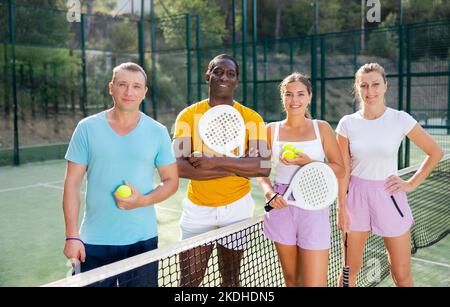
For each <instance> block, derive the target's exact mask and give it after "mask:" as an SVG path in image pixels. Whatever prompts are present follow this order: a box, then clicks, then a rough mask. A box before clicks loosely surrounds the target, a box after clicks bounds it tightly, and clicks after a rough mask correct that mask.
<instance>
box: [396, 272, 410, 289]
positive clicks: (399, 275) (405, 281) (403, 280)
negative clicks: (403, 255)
mask: <svg viewBox="0 0 450 307" xmlns="http://www.w3.org/2000/svg"><path fill="white" fill-rule="evenodd" d="M392 278H393V279H394V283H395V285H396V286H397V287H412V286H413V279H412V274H411V271H410V270H402V271H400V272H392Z"/></svg>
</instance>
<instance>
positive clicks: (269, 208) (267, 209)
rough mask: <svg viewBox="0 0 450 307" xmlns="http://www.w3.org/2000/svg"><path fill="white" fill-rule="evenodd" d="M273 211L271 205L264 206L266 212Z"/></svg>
mask: <svg viewBox="0 0 450 307" xmlns="http://www.w3.org/2000/svg"><path fill="white" fill-rule="evenodd" d="M272 209H273V207H272V206H270V205H269V204H266V205H265V206H264V210H266V212H269V211H270V210H272Z"/></svg>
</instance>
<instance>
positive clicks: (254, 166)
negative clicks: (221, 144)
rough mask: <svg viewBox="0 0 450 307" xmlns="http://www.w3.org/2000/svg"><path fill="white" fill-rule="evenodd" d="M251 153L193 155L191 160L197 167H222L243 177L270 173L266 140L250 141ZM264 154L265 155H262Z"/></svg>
mask: <svg viewBox="0 0 450 307" xmlns="http://www.w3.org/2000/svg"><path fill="white" fill-rule="evenodd" d="M249 148H250V150H249V153H248V154H247V156H246V157H242V158H238V159H236V158H228V157H211V158H207V157H201V158H198V157H192V158H189V162H190V163H191V164H192V165H193V166H194V167H195V168H196V169H210V170H211V169H216V168H222V169H224V170H225V171H229V172H232V173H234V174H236V175H238V176H242V177H261V176H269V174H270V153H269V154H267V152H268V148H267V143H266V142H265V141H261V140H259V141H256V140H255V141H250V142H249ZM262 155H263V156H262Z"/></svg>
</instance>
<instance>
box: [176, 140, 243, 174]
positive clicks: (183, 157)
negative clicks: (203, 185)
mask: <svg viewBox="0 0 450 307" xmlns="http://www.w3.org/2000/svg"><path fill="white" fill-rule="evenodd" d="M172 144H173V149H174V152H175V156H176V158H177V167H178V174H179V176H180V177H181V178H187V179H194V180H209V179H216V178H222V177H227V176H235V175H236V174H235V173H233V172H230V171H225V170H224V169H223V168H221V167H217V168H215V169H201V168H195V167H194V166H192V164H191V163H190V162H189V160H188V159H189V157H190V156H191V152H192V145H191V138H176V139H174V140H173V143H172Z"/></svg>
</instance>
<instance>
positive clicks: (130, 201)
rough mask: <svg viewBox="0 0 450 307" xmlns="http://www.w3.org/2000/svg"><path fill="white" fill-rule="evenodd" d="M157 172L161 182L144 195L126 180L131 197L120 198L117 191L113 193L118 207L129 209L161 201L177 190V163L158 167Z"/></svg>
mask: <svg viewBox="0 0 450 307" xmlns="http://www.w3.org/2000/svg"><path fill="white" fill-rule="evenodd" d="M158 174H159V177H160V179H161V183H160V184H159V185H158V187H156V189H154V190H153V191H152V192H151V193H148V194H145V195H144V194H142V193H140V192H139V191H138V190H137V189H136V188H135V187H134V186H132V185H131V184H129V183H128V182H127V185H128V186H129V187H130V188H131V192H132V193H131V197H129V198H121V197H119V196H118V195H117V193H114V196H115V198H116V202H117V206H118V207H119V209H123V210H131V209H135V208H139V207H146V206H151V205H154V204H156V203H159V202H162V201H163V200H165V199H167V198H169V197H170V196H171V195H173V194H174V193H175V192H176V191H177V190H178V170H177V164H176V163H172V164H169V165H166V166H160V167H158Z"/></svg>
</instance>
